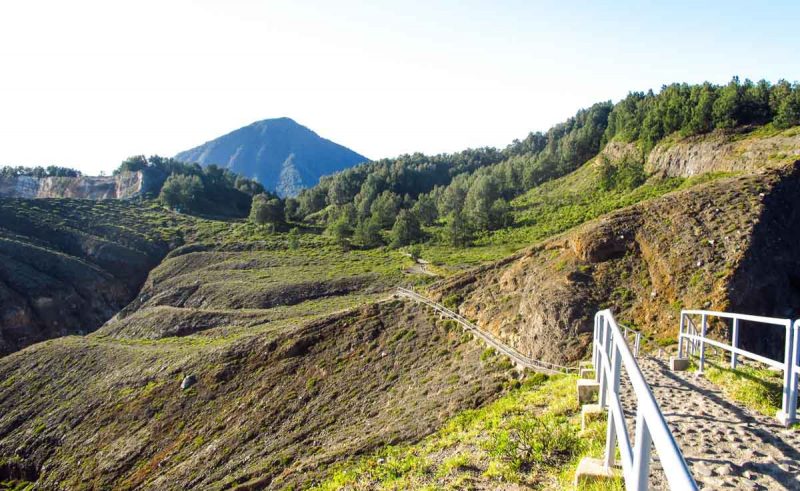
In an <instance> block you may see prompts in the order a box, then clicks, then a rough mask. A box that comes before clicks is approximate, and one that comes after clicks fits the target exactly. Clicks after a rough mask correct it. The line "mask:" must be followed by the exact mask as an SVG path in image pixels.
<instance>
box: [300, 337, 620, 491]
mask: <svg viewBox="0 0 800 491" xmlns="http://www.w3.org/2000/svg"><path fill="white" fill-rule="evenodd" d="M486 353H487V352H484V355H482V358H485V357H487V356H489V357H491V356H494V355H493V354H492V353H489V354H488V355H487V354H486ZM574 385H575V378H574V377H566V376H559V377H553V378H551V379H547V378H546V377H544V376H542V375H539V374H531V375H528V377H527V379H526V380H525V381H523V383H522V384H521V385H520V387H519V388H517V389H514V390H512V391H511V392H510V393H509V394H507V395H505V396H503V397H501V398H500V399H498V400H496V401H494V402H492V403H490V404H487V405H485V406H483V407H482V408H480V409H475V410H468V411H465V412H462V413H461V414H459V415H457V416H456V417H454V418H452V419H450V420H449V421H448V422H446V423H445V424H444V425H443V426H442V427H441V429H440V430H438V431H437V432H436V433H434V434H432V435H430V436H429V437H427V438H425V439H424V440H422V441H421V442H419V443H418V444H415V445H404V446H389V447H384V448H383V449H381V450H379V451H377V452H375V453H374V454H372V455H369V456H367V457H363V458H361V459H359V460H356V461H354V462H351V463H346V464H342V465H340V466H338V467H337V468H335V469H334V470H332V471H331V473H330V475H329V476H328V477H327V478H326V479H325V480H324V481H322V482H321V483H319V484H317V486H316V487H315V488H313V489H315V490H318V491H323V490H324V491H327V490H335V489H343V488H348V487H351V486H366V487H369V488H371V489H465V488H472V487H476V488H481V489H488V488H491V487H493V486H497V485H499V483H501V482H502V483H517V484H520V485H523V486H536V487H543V486H544V487H548V488H559V489H566V488H568V487H570V481H571V479H572V477H573V475H574V470H575V467H576V466H577V463H578V461H579V460H580V459H581V458H582V457H584V456H594V457H600V456H601V452H602V449H603V445H604V443H605V422H604V421H595V422H592V423H590V424H589V426H588V427H587V429H586V430H585V431H583V432H581V431H580V421H579V420H580V411H579V406H578V403H577V400H576V398H575V390H574V388H575V387H574ZM610 486H611V487H610V488H606V489H622V484H621V482H614V483H611V484H610Z"/></svg>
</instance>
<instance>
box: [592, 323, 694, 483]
mask: <svg viewBox="0 0 800 491" xmlns="http://www.w3.org/2000/svg"><path fill="white" fill-rule="evenodd" d="M592 346H593V349H592V360H593V362H594V367H595V377H596V380H597V381H598V382H599V383H600V390H599V394H598V396H599V404H600V406H601V407H603V408H606V409H608V426H607V428H606V448H605V456H604V461H603V463H604V465H605V466H606V468H607V469H609V468H611V466H613V465H614V464H615V458H616V447H617V444H618V445H619V449H620V456H621V460H622V474H623V477H624V478H625V487H626V489H627V490H628V491H633V490H635V491H643V490H646V489H647V488H648V479H649V476H650V451H651V445H653V446H655V449H656V453H657V454H658V456H659V459H660V461H661V465H662V467H663V469H664V474H665V475H666V478H667V482H668V483H669V486H670V488H671V489H680V490H692V489H697V484H696V483H695V482H694V479H693V478H692V475H691V473H690V472H689V467H688V466H687V465H686V461H685V460H684V458H683V454H682V453H681V450H680V448H679V447H678V444H677V443H676V442H675V438H674V437H673V436H672V433H671V432H670V430H669V427H668V426H667V422H666V420H665V419H664V415H663V414H662V413H661V409H660V408H659V407H658V403H656V400H655V397H654V396H653V392H652V391H651V390H650V386H649V385H647V382H646V381H645V379H644V376H643V375H642V371H641V370H640V369H639V365H638V363H637V362H636V358H635V357H634V356H633V354H632V353H631V350H630V348H629V347H628V343H627V341H626V339H625V335H624V334H623V332H622V331H621V330H620V328H619V326H618V325H617V322H616V321H615V320H614V316H613V315H612V314H611V311H610V310H601V311H600V312H598V313H597V314H596V315H595V318H594V343H593V345H592ZM623 367H624V368H625V373H626V374H627V376H628V379H629V380H630V383H631V386H632V388H633V394H634V395H635V397H636V401H635V402H636V420H635V427H634V428H635V437H634V442H633V445H631V441H630V437H629V435H628V429H627V425H626V424H625V414H624V412H623V410H622V405H621V402H620V390H619V388H620V376H621V369H622V368H623Z"/></svg>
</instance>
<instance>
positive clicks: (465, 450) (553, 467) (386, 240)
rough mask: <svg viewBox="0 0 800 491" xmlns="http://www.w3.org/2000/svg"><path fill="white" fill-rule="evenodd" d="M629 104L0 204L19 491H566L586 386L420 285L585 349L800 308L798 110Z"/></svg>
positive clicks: (170, 162)
mask: <svg viewBox="0 0 800 491" xmlns="http://www.w3.org/2000/svg"><path fill="white" fill-rule="evenodd" d="M737 84H738V82H737ZM693 87H694V86H693ZM697 87H699V86H697ZM675 90H684V89H680V87H679V88H678V89H675ZM695 90H704V89H702V88H700V89H694V88H688V87H686V88H685V91H684V92H685V94H690V93H692V91H695ZM715 90H719V91H720V92H722V91H724V90H728V86H724V87H719V88H717V89H715ZM746 90H750V89H746ZM793 90H797V89H796V88H795V89H793ZM664 93H666V94H667V95H666V96H663V97H668V96H669V94H670V92H669V91H665V92H664ZM629 97H630V98H632V99H637V97H638V96H635V95H631V96H629ZM652 97H654V98H656V97H662V96H652ZM686 97H687V98H688V97H689V96H688V95H686ZM642 100H646V96H644V95H642ZM628 102H630V101H628ZM657 103H660V102H659V101H657V100H655V99H654V100H650V101H649V102H648V103H647V104H657ZM643 104H644V103H643ZM625 107H626V106H625V103H624V102H620V103H618V104H617V105H612V104H611V103H600V104H598V105H595V106H592V108H591V109H589V110H582V111H580V112H579V113H578V114H576V116H575V117H574V118H571V119H570V120H569V121H568V122H566V123H563V124H561V125H558V126H556V127H554V128H553V129H551V130H550V131H549V132H548V133H547V134H546V135H545V134H542V133H538V134H534V133H532V134H531V135H529V137H528V138H526V139H525V140H524V141H522V142H520V141H516V142H515V143H513V144H512V145H509V147H508V148H506V149H504V150H502V151H498V150H495V149H476V150H467V151H464V152H462V153H459V154H452V155H444V154H443V155H438V156H433V157H427V156H423V155H421V154H415V155H407V156H403V157H399V158H398V159H394V160H392V159H386V160H383V161H376V162H369V163H367V164H364V165H359V166H355V167H351V168H349V169H347V170H343V171H342V172H339V173H336V174H334V175H332V176H327V177H323V178H322V179H321V181H320V183H319V184H318V185H317V186H312V187H309V188H307V189H305V190H303V191H299V194H298V195H297V197H285V196H284V197H279V196H277V195H275V194H273V193H270V192H269V191H265V189H264V187H263V186H261V185H260V184H258V183H256V182H255V181H252V180H248V179H244V178H241V176H238V175H237V174H234V173H232V172H230V171H228V170H224V169H221V168H219V167H216V166H212V165H207V166H200V165H194V164H190V163H187V162H181V161H179V160H175V159H162V158H160V157H151V158H144V157H135V158H132V159H129V160H127V161H125V162H123V165H122V166H120V172H143V173H145V174H147V173H150V174H151V175H156V174H157V175H160V176H161V177H162V178H163V181H162V184H161V188H160V190H159V191H158V192H157V193H156V192H153V193H149V194H148V193H145V194H143V195H141V196H137V197H135V198H134V199H126V200H116V199H102V200H92V199H75V198H67V197H61V198H50V197H45V198H41V199H24V198H0V257H2V259H3V261H2V263H1V264H0V320H2V323H0V355H2V357H0V483H2V484H0V489H3V487H4V486H5V487H6V488H11V489H14V487H20V488H24V487H25V486H31V487H37V488H42V489H159V490H162V489H187V488H198V489H238V490H249V489H309V488H313V489H406V488H413V489H442V488H449V489H463V488H472V489H498V488H499V489H520V488H522V489H528V488H545V489H559V488H563V487H564V486H566V484H565V483H566V482H568V481H569V479H571V477H566V476H571V475H572V472H573V471H574V468H575V466H576V465H577V461H578V459H579V458H580V457H582V456H586V455H592V456H597V454H598V453H599V452H601V451H602V445H603V442H604V436H605V434H604V422H602V421H600V422H596V423H595V424H593V425H591V426H590V427H589V430H588V431H584V432H580V433H579V430H578V428H579V427H580V425H579V418H580V414H579V405H578V401H577V399H576V398H575V394H574V383H575V377H573V376H566V375H555V376H545V375H542V374H537V373H534V372H532V371H530V370H519V369H517V368H515V367H514V365H513V364H512V363H511V362H510V361H509V360H508V359H506V358H505V357H503V356H502V355H500V354H498V353H497V352H495V351H494V350H492V349H489V348H487V347H486V346H485V345H484V344H483V343H482V342H481V341H480V340H479V339H474V338H473V337H472V336H471V335H470V334H469V333H465V332H464V331H463V330H462V329H461V328H460V327H459V326H458V325H457V324H456V323H454V322H452V321H451V320H447V319H442V318H440V317H438V316H437V315H436V314H435V312H433V311H432V310H430V309H428V308H426V307H424V306H422V305H419V304H417V303H414V302H410V301H406V300H404V299H402V298H397V297H395V296H394V295H393V293H394V292H395V290H396V288H397V287H398V286H405V287H414V288H415V289H416V290H418V291H422V292H424V293H425V295H426V296H428V297H430V298H432V299H433V300H435V301H437V302H441V303H442V304H444V305H445V306H447V307H448V308H450V309H452V310H454V311H456V312H458V313H459V314H460V315H462V316H464V317H465V318H467V319H469V320H470V321H472V322H474V323H475V324H477V325H478V326H480V327H481V329H483V330H485V331H488V332H489V333H491V334H492V335H494V336H495V337H497V338H498V339H500V340H502V341H503V342H504V343H505V344H507V345H508V346H511V347H513V348H514V349H516V350H517V351H519V352H520V353H523V354H524V355H525V356H528V357H531V358H533V359H536V360H540V361H543V362H548V363H556V364H569V365H571V366H572V365H576V364H577V363H578V362H579V361H581V360H585V359H586V358H587V356H588V355H589V353H590V351H589V349H590V343H591V340H592V330H591V329H592V318H593V316H594V314H595V312H596V311H598V310H600V309H605V308H610V309H612V310H613V312H614V314H615V315H616V316H617V318H618V319H619V320H620V322H623V323H624V324H625V325H627V326H630V327H633V328H636V329H639V330H641V331H642V332H643V333H644V336H645V338H646V340H647V342H648V343H650V345H651V346H658V347H665V348H667V349H673V348H674V342H675V333H676V329H677V325H676V323H677V319H678V316H679V314H680V311H681V309H682V308H686V307H696V308H706V309H713V310H738V311H750V312H758V313H759V314H761V315H775V316H793V315H796V313H797V305H800V289H798V287H797V285H798V278H800V269H798V264H800V260H798V252H797V250H796V248H794V247H792V246H791V244H794V243H796V242H797V239H798V236H797V234H798V232H797V230H800V213H798V212H797V210H799V209H800V202H798V200H800V194H798V193H797V190H798V189H800V126H797V123H798V122H793V124H788V125H781V124H777V125H776V124H775V123H774V122H772V121H755V122H750V123H749V124H739V125H734V126H733V127H732V128H725V127H720V128H716V129H714V128H707V130H708V131H699V130H698V131H695V132H693V133H691V134H685V132H683V130H681V128H680V127H677V128H667V129H662V131H661V133H659V134H647V135H644V134H643V135H639V134H637V135H626V134H625V131H628V130H630V128H632V127H634V126H636V124H634V123H629V124H627V125H625V124H623V123H622V121H624V118H623V116H624V115H625V113H624V111H625ZM647 107H651V106H647ZM640 116H641V115H640ZM642 117H643V116H642ZM775 119H776V121H777V122H779V123H780V120H779V119H778V118H777V116H775ZM686 124H687V125H688V124H689V123H686ZM609 128H611V129H612V130H614V131H610V130H609ZM668 129H669V131H668ZM654 135H655V136H654ZM199 151H201V150H198V152H199ZM165 189H166V191H165ZM189 191H191V192H189ZM282 194H289V193H282ZM257 201H258V203H259V204H257ZM245 202H247V203H251V204H250V205H249V206H248V207H244V206H243V203H245ZM246 208H247V209H249V210H250V211H249V213H247V210H246ZM217 211H219V213H215V212H217ZM787 309H788V310H787ZM710 332H711V334H712V335H714V336H717V337H719V338H725V337H726V336H727V335H728V333H727V332H726V331H725V330H724V329H722V328H721V327H718V326H711V329H710ZM742 346H744V347H746V348H747V349H752V350H755V351H758V352H760V353H764V354H769V355H773V354H774V353H775V350H776V346H777V341H776V340H775V339H772V338H770V337H769V336H757V335H753V334H745V335H743V337H742ZM535 428H540V429H541V428H544V429H543V430H541V432H539V433H537V432H536V431H538V430H535ZM523 431H528V432H533V434H534V435H535V437H536V438H549V437H551V436H552V437H553V438H554V439H555V440H557V442H555V443H553V445H556V447H553V448H554V449H551V450H549V451H547V452H544V451H542V453H541V454H536V455H534V456H532V455H530V454H525V456H520V454H518V453H515V452H517V451H518V450H519V449H518V448H517V447H515V446H514V445H512V443H513V442H512V441H513V440H514V438H516V437H515V436H514V435H518V434H520V432H523ZM510 442H512V443H510ZM559 445H560V446H559ZM515 449H517V450H515Z"/></svg>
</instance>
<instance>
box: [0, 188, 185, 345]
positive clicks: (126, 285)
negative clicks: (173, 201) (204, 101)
mask: <svg viewBox="0 0 800 491" xmlns="http://www.w3.org/2000/svg"><path fill="white" fill-rule="evenodd" d="M187 221H189V220H188V218H185V217H181V216H176V215H174V214H171V213H168V212H165V211H164V210H162V209H160V208H157V207H147V206H143V205H139V204H133V203H130V202H127V201H115V200H110V201H100V202H98V201H92V200H73V199H60V200H55V199H41V200H35V201H34V200H26V199H0V258H2V261H0V312H1V313H2V314H1V315H0V355H4V354H7V353H9V352H11V351H14V350H17V349H20V348H23V347H25V346H28V345H30V344H32V343H35V342H38V341H42V340H44V339H50V338H54V337H58V336H64V335H69V334H77V333H87V332H91V331H93V330H95V329H97V328H98V327H99V326H100V325H101V324H103V323H104V322H105V321H106V320H108V319H109V318H111V317H112V316H113V315H114V314H116V313H117V312H118V311H119V310H120V309H121V308H122V307H124V306H125V305H126V304H127V303H128V302H130V301H131V299H132V298H133V297H134V296H135V295H136V294H137V293H138V291H139V288H140V287H141V285H142V283H143V282H144V279H145V278H146V277H147V273H148V272H149V271H150V269H152V268H153V267H154V266H155V265H157V264H158V263H159V262H160V261H161V259H162V258H163V257H164V256H165V255H166V253H167V252H168V251H169V250H170V249H171V248H173V247H175V246H176V245H177V244H178V243H180V241H181V240H182V233H181V230H180V226H181V224H184V223H186V222H187Z"/></svg>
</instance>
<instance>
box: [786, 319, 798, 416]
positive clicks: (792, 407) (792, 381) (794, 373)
mask: <svg viewBox="0 0 800 491" xmlns="http://www.w3.org/2000/svg"><path fill="white" fill-rule="evenodd" d="M792 331H793V333H792V334H793V337H794V340H793V341H794V342H793V343H792V356H791V358H790V360H791V363H790V364H789V370H790V372H791V374H790V375H789V407H788V408H786V416H787V418H786V421H785V423H787V424H788V423H792V422H794V421H795V420H796V419H797V382H798V378H800V361H798V358H800V319H798V320H796V321H794V328H793V329H792Z"/></svg>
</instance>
